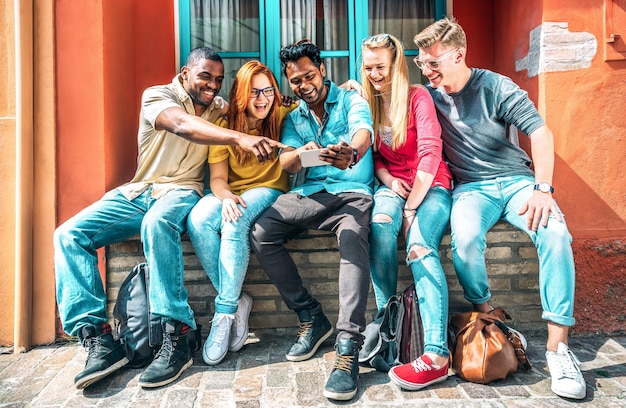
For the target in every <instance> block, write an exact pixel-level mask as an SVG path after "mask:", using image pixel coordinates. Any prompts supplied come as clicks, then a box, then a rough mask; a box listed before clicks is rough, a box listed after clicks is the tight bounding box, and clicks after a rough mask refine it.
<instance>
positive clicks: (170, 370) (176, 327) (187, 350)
mask: <svg viewBox="0 0 626 408" xmlns="http://www.w3.org/2000/svg"><path fill="white" fill-rule="evenodd" d="M192 340H195V333H194V332H193V330H191V328H190V327H189V326H187V325H186V324H184V323H181V322H177V321H174V320H171V321H166V322H164V323H163V344H162V345H161V348H160V349H159V351H158V352H157V354H156V356H155V357H154V360H152V363H150V365H149V366H148V367H146V369H145V371H144V372H143V373H142V374H141V375H140V376H139V382H138V384H139V386H141V387H146V388H154V387H161V386H163V385H167V384H169V383H171V382H174V381H176V379H177V378H178V377H180V375H181V374H182V373H183V372H184V371H185V370H186V369H188V368H189V367H191V365H192V364H193V358H192V356H191V354H192V348H191V347H190V341H192Z"/></svg>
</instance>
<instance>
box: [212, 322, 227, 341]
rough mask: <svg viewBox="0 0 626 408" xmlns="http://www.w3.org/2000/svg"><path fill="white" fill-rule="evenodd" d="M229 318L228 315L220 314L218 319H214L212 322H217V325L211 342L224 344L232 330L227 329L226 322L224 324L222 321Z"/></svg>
mask: <svg viewBox="0 0 626 408" xmlns="http://www.w3.org/2000/svg"><path fill="white" fill-rule="evenodd" d="M227 319H228V318H227V317H226V316H220V317H218V318H217V319H213V322H212V323H213V324H215V325H216V327H215V333H214V335H213V337H211V342H213V343H217V344H222V343H223V342H224V341H225V340H226V338H227V337H228V335H229V334H230V333H229V332H230V330H227V329H226V324H222V322H223V321H224V320H227Z"/></svg>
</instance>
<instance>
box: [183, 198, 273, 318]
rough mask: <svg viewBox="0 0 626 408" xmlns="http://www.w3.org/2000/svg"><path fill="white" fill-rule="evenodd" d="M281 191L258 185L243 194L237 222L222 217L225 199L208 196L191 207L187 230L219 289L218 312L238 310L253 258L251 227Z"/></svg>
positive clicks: (217, 289)
mask: <svg viewBox="0 0 626 408" xmlns="http://www.w3.org/2000/svg"><path fill="white" fill-rule="evenodd" d="M281 194H282V192H281V191H280V190H276V189H273V188H268V187H256V188H252V189H250V190H247V191H245V192H244V193H243V194H241V197H242V198H243V199H244V201H245V202H246V206H247V207H246V208H243V207H242V206H239V209H240V210H241V212H242V216H241V217H239V219H238V220H237V221H235V222H224V221H223V220H222V200H220V199H219V198H217V197H216V196H215V195H213V194H209V195H206V196H205V197H203V198H202V200H200V202H199V203H198V204H197V205H196V206H195V207H194V208H193V210H191V213H190V214H189V219H188V221H187V230H188V232H189V237H190V238H191V243H192V244H193V247H194V250H195V252H196V255H197V256H198V259H199V260H200V263H201V264H202V268H204V271H205V272H206V274H207V275H208V276H209V279H210V280H211V283H212V284H213V286H214V287H215V290H216V291H217V297H216V298H215V312H216V313H226V314H233V313H235V312H236V311H237V305H238V300H239V296H240V294H241V287H242V286H243V281H244V278H245V276H246V271H247V269H248V261H249V260H250V236H249V234H250V228H251V226H252V224H254V221H255V220H256V219H257V217H258V216H259V215H260V214H261V213H262V212H263V211H264V210H265V209H266V208H267V207H269V206H270V205H272V203H273V202H274V201H275V200H276V198H278V196H279V195H281Z"/></svg>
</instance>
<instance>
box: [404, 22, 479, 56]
mask: <svg viewBox="0 0 626 408" xmlns="http://www.w3.org/2000/svg"><path fill="white" fill-rule="evenodd" d="M413 41H414V42H415V45H417V48H419V49H424V48H428V47H430V46H431V45H433V44H434V43H436V42H438V41H439V42H441V45H443V46H445V47H446V48H448V47H450V48H467V38H466V37H465V31H463V28H462V27H461V25H460V24H459V23H457V21H456V20H455V19H454V18H453V19H452V20H450V19H448V18H447V17H444V18H442V19H441V20H438V21H435V22H434V23H432V24H431V25H429V26H428V27H426V28H425V29H423V30H422V31H420V32H419V33H418V34H417V35H416V36H415V38H413Z"/></svg>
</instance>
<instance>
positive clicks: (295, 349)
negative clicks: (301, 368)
mask: <svg viewBox="0 0 626 408" xmlns="http://www.w3.org/2000/svg"><path fill="white" fill-rule="evenodd" d="M298 320H299V321H300V329H299V330H298V338H297V339H296V342H295V343H294V344H293V346H291V348H290V349H289V352H288V353H287V355H286V356H285V357H287V360H289V361H304V360H308V359H309V358H311V357H313V354H315V352H316V351H317V349H318V348H319V346H320V344H322V343H323V342H324V340H326V339H327V338H328V337H329V336H330V335H331V334H332V333H333V326H332V325H331V324H330V322H329V321H328V318H327V317H326V316H325V315H324V313H322V312H319V313H316V314H311V311H310V310H302V311H300V312H298Z"/></svg>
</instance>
